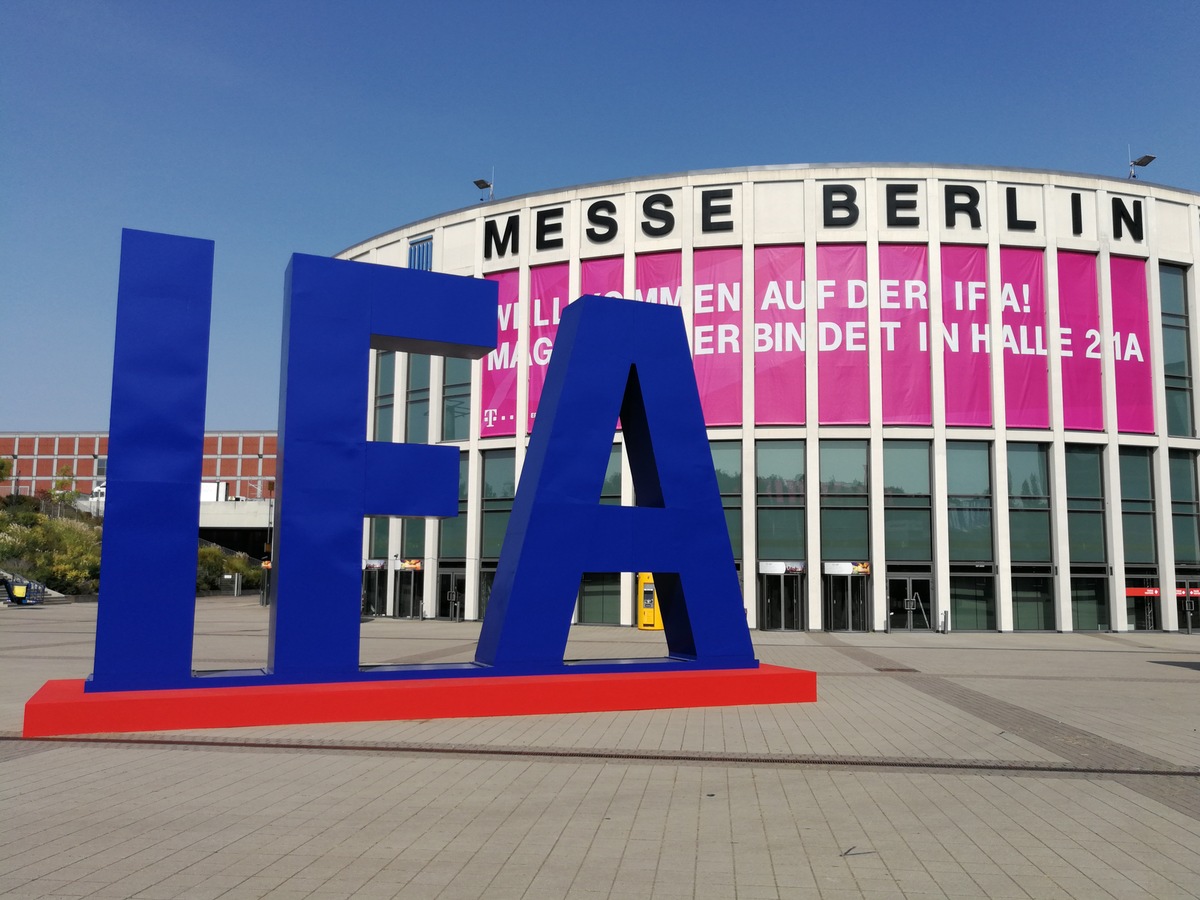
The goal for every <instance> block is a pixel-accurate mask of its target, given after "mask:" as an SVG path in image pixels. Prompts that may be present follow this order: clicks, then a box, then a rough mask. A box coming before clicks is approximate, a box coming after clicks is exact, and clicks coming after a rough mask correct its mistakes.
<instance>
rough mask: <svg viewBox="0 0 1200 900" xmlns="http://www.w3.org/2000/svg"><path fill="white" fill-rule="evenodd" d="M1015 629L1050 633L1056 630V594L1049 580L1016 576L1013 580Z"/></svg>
mask: <svg viewBox="0 0 1200 900" xmlns="http://www.w3.org/2000/svg"><path fill="white" fill-rule="evenodd" d="M1012 592H1013V628H1014V629H1015V630H1016V631H1049V630H1052V629H1053V628H1054V594H1053V591H1052V589H1051V584H1050V579H1049V578H1030V577H1024V576H1016V577H1014V578H1013V580H1012Z"/></svg>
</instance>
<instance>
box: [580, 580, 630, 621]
mask: <svg viewBox="0 0 1200 900" xmlns="http://www.w3.org/2000/svg"><path fill="white" fill-rule="evenodd" d="M579 621H580V622H582V623H585V624H589V625H620V624H621V576H620V575H617V574H616V573H614V572H587V573H585V574H584V576H583V578H582V579H581V580H580V583H579Z"/></svg>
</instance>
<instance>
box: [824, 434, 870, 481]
mask: <svg viewBox="0 0 1200 900" xmlns="http://www.w3.org/2000/svg"><path fill="white" fill-rule="evenodd" d="M820 456H821V493H822V494H865V493H867V474H868V463H867V442H866V441H821V446H820Z"/></svg>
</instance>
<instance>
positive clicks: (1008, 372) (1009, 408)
mask: <svg viewBox="0 0 1200 900" xmlns="http://www.w3.org/2000/svg"><path fill="white" fill-rule="evenodd" d="M1042 257H1043V254H1042V251H1041V250H1030V249H1024V248H1017V247H1001V248H1000V304H1001V311H1000V318H1001V329H1002V333H1001V336H1000V344H1001V347H1002V348H1003V354H1004V410H1005V414H1004V417H1005V421H1006V422H1007V424H1008V427H1009V428H1049V427H1050V370H1049V362H1050V355H1049V353H1048V352H1047V350H1046V288H1045V280H1044V278H1043V276H1042V266H1043V261H1042Z"/></svg>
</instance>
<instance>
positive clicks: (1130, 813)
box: [0, 600, 1200, 900]
mask: <svg viewBox="0 0 1200 900" xmlns="http://www.w3.org/2000/svg"><path fill="white" fill-rule="evenodd" d="M94 609H95V607H94V606H92V607H90V608H86V607H71V606H66V607H60V608H57V609H54V610H45V611H44V612H48V613H50V615H48V616H39V617H37V618H35V617H32V616H26V617H17V618H3V617H0V730H3V731H5V732H7V733H8V734H10V735H11V734H14V733H15V732H16V731H17V730H19V724H20V707H21V704H23V702H24V699H26V698H27V697H28V696H29V695H30V694H32V692H33V690H36V688H37V687H38V686H40V684H41V682H42V681H44V680H45V679H46V678H47V677H79V676H81V675H83V674H86V672H87V670H88V669H90V665H91V653H90V651H91V647H90V629H91V628H92V627H93V623H94ZM0 616H3V613H2V612H0ZM264 616H265V612H264V611H262V610H261V609H260V608H257V605H256V604H252V603H247V602H246V601H244V600H243V601H228V600H219V601H218V600H214V601H206V602H205V603H202V604H201V606H200V609H199V611H198V615H197V621H198V623H199V624H198V628H200V629H201V630H204V629H207V633H206V635H205V637H204V640H203V641H198V642H197V658H198V659H200V658H203V659H214V660H222V661H227V662H229V663H234V664H245V663H246V662H247V661H249V662H253V659H254V654H255V653H261V652H262V648H264V647H265V643H264V640H263V634H264V631H263V628H262V622H263V620H264ZM377 626H381V627H377ZM477 629H478V626H477V625H471V624H469V623H462V624H450V623H434V622H426V623H408V622H373V623H370V624H369V625H365V626H364V628H363V648H364V651H363V652H364V658H372V659H374V658H378V659H380V660H381V661H382V660H385V659H398V658H404V657H408V658H416V657H420V658H424V659H439V658H459V657H462V655H463V654H466V655H467V656H469V651H470V643H471V641H472V640H473V639H474V636H475V635H476V634H477ZM755 639H756V645H757V646H758V649H759V655H760V657H761V658H762V659H763V660H764V661H767V662H773V663H776V664H791V665H800V666H805V665H807V666H808V667H811V668H814V669H817V670H818V671H819V672H820V673H821V679H820V690H821V701H820V702H819V703H817V704H815V705H799V706H795V707H786V706H770V707H744V708H739V709H726V710H677V711H659V712H649V713H606V714H601V715H595V716H566V717H524V718H516V719H492V720H442V721H430V722H402V723H357V724H353V725H349V726H345V725H342V726H310V727H305V728H276V729H238V730H228V731H224V732H217V733H213V732H196V733H194V734H192V735H185V736H184V737H186V738H187V739H189V740H198V741H199V742H198V743H193V744H191V745H187V744H183V745H166V746H145V745H143V746H137V745H129V746H120V745H118V746H114V745H105V744H85V743H77V742H64V743H54V742H12V741H7V742H6V741H0V822H3V823H4V825H5V834H6V841H5V842H4V843H3V844H0V895H3V896H15V897H42V896H58V897H83V896H96V897H128V896H137V897H141V898H143V900H160V898H161V900H168V898H174V897H183V896H188V897H224V898H234V897H257V896H272V897H283V898H286V897H307V896H315V897H342V896H345V897H350V896H356V897H368V898H369V897H396V896H402V897H420V898H429V897H445V898H454V897H488V898H489V900H491V898H504V897H521V898H526V897H529V898H534V897H536V898H538V900H541V898H551V897H559V896H563V897H565V896H578V897H601V896H603V897H619V898H626V897H654V896H663V897H722V898H724V897H741V898H746V897H797V896H799V897H805V896H819V897H895V896H909V897H942V898H945V897H955V898H957V897H972V896H997V897H1006V896H1013V897H1034V898H1042V897H1047V898H1052V897H1075V898H1092V897H1121V898H1124V897H1155V898H1158V897H1164V898H1173V897H1188V896H1196V895H1197V889H1196V887H1195V886H1196V885H1200V862H1198V860H1200V803H1196V802H1195V797H1196V793H1195V791H1196V782H1197V781H1198V780H1200V779H1197V777H1196V776H1187V777H1183V778H1181V777H1178V776H1176V777H1171V778H1169V777H1165V776H1161V775H1147V774H1142V775H1121V776H1104V777H1096V776H1092V777H1078V776H1076V777H1063V776H1062V775H1059V774H1056V773H1055V771H1054V769H1053V767H1054V766H1055V765H1056V764H1060V763H1063V762H1069V761H1076V760H1081V759H1082V760H1084V761H1085V762H1086V761H1089V760H1091V761H1095V760H1098V759H1099V760H1110V761H1111V760H1115V761H1117V762H1124V763H1136V764H1137V765H1140V766H1143V767H1145V769H1146V770H1147V771H1151V770H1153V771H1160V770H1164V769H1169V768H1170V767H1171V765H1172V764H1175V765H1186V764H1187V760H1189V759H1191V758H1192V757H1191V754H1192V753H1193V752H1194V744H1193V743H1192V741H1193V740H1194V739H1193V738H1191V737H1189V734H1190V733H1189V732H1187V731H1186V730H1185V729H1184V728H1183V727H1182V726H1181V725H1180V722H1179V720H1180V719H1181V718H1184V717H1182V716H1180V715H1178V713H1179V711H1180V710H1183V711H1184V712H1185V713H1186V711H1187V710H1188V709H1190V708H1191V707H1188V706H1187V703H1189V702H1194V700H1195V690H1194V686H1195V677H1196V675H1195V671H1196V670H1195V668H1191V667H1189V666H1190V663H1191V662H1192V661H1194V660H1195V659H1196V657H1195V655H1194V653H1195V652H1196V651H1197V650H1200V641H1197V642H1193V643H1187V642H1186V640H1185V639H1182V636H1178V635H1152V634H1151V635H1142V634H1139V635H1133V636H1126V635H1113V636H1104V638H1103V639H1101V638H1098V637H1096V636H1091V635H970V634H952V635H931V634H925V635H899V634H891V635H887V634H884V635H836V636H826V635H755ZM572 647H573V648H574V649H573V651H572V652H574V653H576V654H578V655H579V656H606V655H620V654H624V655H637V654H642V655H646V654H648V653H657V652H660V650H661V636H660V635H643V634H640V633H638V632H636V631H631V630H629V629H603V628H585V629H573V632H572ZM847 650H849V651H850V652H847ZM1188 654H1193V655H1190V656H1189V655H1188ZM456 655H458V657H456ZM1172 662H1175V663H1179V662H1182V663H1188V664H1189V665H1167V664H1163V663H1172ZM881 668H882V669H890V668H911V669H916V670H918V671H917V672H915V673H887V672H880V671H878V669H881ZM1150 695H1152V696H1153V697H1154V698H1155V699H1154V702H1139V698H1143V697H1146V696H1150ZM1101 696H1103V697H1106V698H1108V701H1107V702H1108V704H1109V705H1108V706H1105V705H1104V704H1102V703H1101V702H1099V701H1098V700H1097V698H1098V697H1101ZM1079 697H1087V698H1090V699H1089V701H1088V702H1086V703H1082V704H1077V705H1072V704H1073V701H1074V700H1075V699H1076V698H1079ZM1109 707H1111V708H1109ZM1187 715H1190V713H1187ZM213 738H222V739H234V740H238V739H245V738H253V739H257V740H275V741H292V742H295V741H305V740H307V741H312V742H313V743H317V744H320V743H324V744H325V745H326V746H324V747H318V748H315V749H300V748H296V747H288V746H283V745H280V746H274V747H271V748H268V749H249V748H245V747H237V746H228V747H213V746H209V747H206V746H204V744H203V740H204V739H209V740H211V739H213ZM347 741H349V742H356V743H359V744H369V745H375V744H377V745H379V746H383V747H388V746H390V747H393V748H399V749H403V747H404V746H406V745H414V746H425V747H427V748H431V749H433V750H436V752H428V753H424V754H411V753H404V752H375V753H364V752H355V751H353V750H352V749H350V748H347V747H345V746H340V744H341V743H342V742H347ZM443 745H446V746H445V747H443ZM455 745H457V746H460V747H463V746H466V747H482V748H485V749H486V748H499V749H513V748H515V749H518V750H519V749H521V748H538V747H544V748H548V749H549V750H550V751H555V750H560V751H561V750H575V751H578V750H588V749H589V748H599V749H602V750H608V751H614V752H622V751H628V752H640V751H655V752H662V753H693V754H701V755H704V754H707V755H708V756H709V757H710V758H709V759H708V760H707V761H705V760H695V761H692V762H687V761H684V762H679V763H675V762H669V761H659V762H653V761H649V760H629V761H624V760H619V759H610V760H607V761H603V760H598V759H571V758H568V757H563V756H558V757H553V756H549V757H537V758H530V757H524V758H521V757H513V758H504V757H487V756H468V755H462V754H458V755H455V753H454V752H453V747H454V746H455ZM751 753H754V754H760V755H763V756H765V757H775V758H778V757H780V756H793V755H811V756H815V755H818V754H822V755H828V756H831V757H841V758H845V759H859V760H875V759H882V758H883V757H885V756H887V757H892V758H895V759H897V760H899V759H910V760H917V761H920V760H930V761H937V760H941V759H955V760H958V761H961V762H962V763H963V764H964V765H970V766H973V767H974V768H972V769H962V770H955V771H929V770H917V769H903V768H897V767H896V766H894V765H893V766H891V767H886V766H884V767H882V768H880V769H879V770H868V769H854V770H847V769H832V768H828V767H821V766H816V767H814V766H812V765H810V766H807V767H806V766H796V765H788V766H780V765H765V764H753V763H741V764H739V763H737V762H736V760H728V759H723V758H722V754H751ZM1009 763H1023V764H1026V765H1028V766H1032V767H1034V769H1033V770H1029V771H1024V772H1006V771H1004V770H1003V769H1002V768H999V767H1002V766H1004V765H1006V764H1009ZM1037 767H1041V768H1037ZM10 823H11V824H10Z"/></svg>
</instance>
